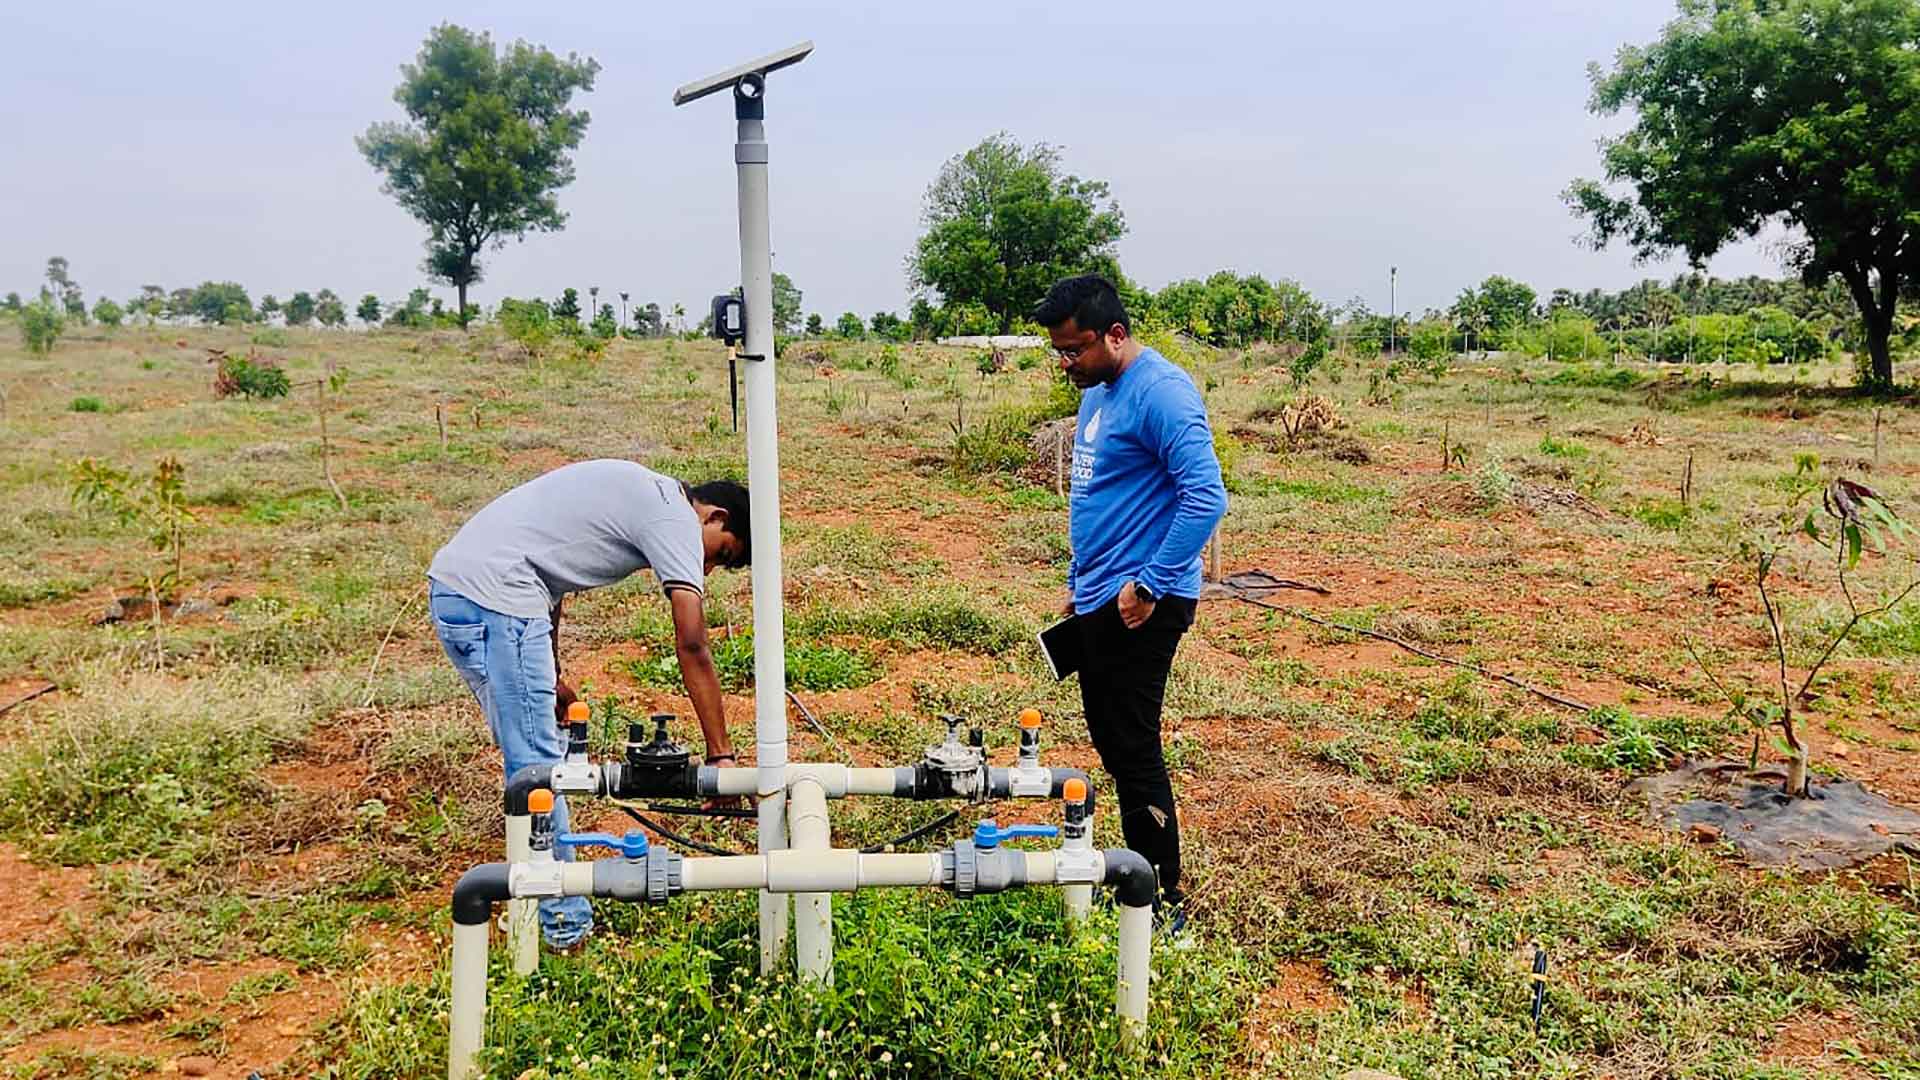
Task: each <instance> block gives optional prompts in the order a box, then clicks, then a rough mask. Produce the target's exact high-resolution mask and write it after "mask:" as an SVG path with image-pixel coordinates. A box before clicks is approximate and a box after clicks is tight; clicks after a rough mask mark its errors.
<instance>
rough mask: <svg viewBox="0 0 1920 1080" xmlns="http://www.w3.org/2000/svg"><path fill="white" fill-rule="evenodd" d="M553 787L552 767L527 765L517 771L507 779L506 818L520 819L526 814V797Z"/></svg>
mask: <svg viewBox="0 0 1920 1080" xmlns="http://www.w3.org/2000/svg"><path fill="white" fill-rule="evenodd" d="M552 786H553V766H551V765H528V766H527V767H526V768H524V769H517V770H515V771H514V774H513V775H512V776H509V777H507V797H506V811H507V816H508V817H522V816H524V815H525V814H526V812H527V796H528V795H531V794H533V793H534V792H536V791H539V790H540V789H542V788H551V787H552Z"/></svg>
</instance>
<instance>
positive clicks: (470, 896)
mask: <svg viewBox="0 0 1920 1080" xmlns="http://www.w3.org/2000/svg"><path fill="white" fill-rule="evenodd" d="M521 771H522V772H525V771H526V770H524V769H523V770H521ZM524 805H525V804H524V803H522V806H523V807H524ZM512 898H513V890H512V888H511V887H510V886H509V885H508V883H507V864H506V863H503V862H490V863H481V864H480V865H479V866H476V867H474V868H473V869H471V870H469V871H467V872H466V873H464V874H461V875H460V883H459V884H457V885H455V886H454V887H453V921H454V922H455V923H457V924H458V925H460V926H483V925H485V924H486V922H487V920H488V919H491V918H493V905H495V904H497V903H500V902H501V901H503V900H511V899H512Z"/></svg>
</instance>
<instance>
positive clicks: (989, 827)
mask: <svg viewBox="0 0 1920 1080" xmlns="http://www.w3.org/2000/svg"><path fill="white" fill-rule="evenodd" d="M1059 835H1060V826H1058V825H1009V826H1007V827H1006V828H1004V829H1001V828H996V827H995V822H994V820H993V819H992V818H988V819H986V820H985V821H982V822H981V823H980V824H978V825H976V826H974V829H973V846H974V847H976V848H983V849H992V848H997V847H999V846H1000V842H1001V841H1003V840H1019V839H1022V838H1024V837H1037V838H1042V839H1044V838H1047V837H1053V836H1059Z"/></svg>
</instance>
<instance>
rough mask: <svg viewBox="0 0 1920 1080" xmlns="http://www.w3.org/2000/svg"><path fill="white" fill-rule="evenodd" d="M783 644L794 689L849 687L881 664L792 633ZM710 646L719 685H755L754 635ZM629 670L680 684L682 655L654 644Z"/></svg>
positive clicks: (654, 681) (648, 680)
mask: <svg viewBox="0 0 1920 1080" xmlns="http://www.w3.org/2000/svg"><path fill="white" fill-rule="evenodd" d="M786 644H787V649H786V667H787V684H788V685H789V686H791V687H793V688H794V689H796V690H848V689H852V688H854V687H859V686H866V685H867V684H869V683H871V682H873V681H874V680H875V679H878V678H879V677H880V668H879V666H878V665H877V664H876V663H875V662H874V661H872V660H870V659H869V658H867V657H866V656H865V655H863V654H861V653H859V652H856V651H854V650H852V649H845V648H841V647H840V646H838V645H833V644H830V643H827V642H822V641H806V640H796V639H793V638H789V639H788V640H787V643H786ZM710 651H711V652H712V654H713V666H714V669H715V671H717V672H718V673H719V675H720V686H721V688H722V689H724V690H727V691H730V692H738V691H740V690H742V689H744V688H746V687H748V686H751V685H753V635H751V634H746V633H741V634H735V635H732V636H730V637H725V638H721V639H720V640H718V641H714V642H712V643H711V646H710ZM627 671H628V673H629V674H631V675H632V676H633V677H634V679H635V680H636V681H638V682H639V683H640V684H641V685H643V686H657V687H665V688H677V687H679V686H680V685H681V678H680V658H679V657H678V656H677V655H675V654H674V653H673V652H672V651H671V650H670V647H668V648H657V649H655V651H654V652H653V653H652V654H651V655H649V656H645V657H642V658H640V659H637V660H634V661H632V662H631V663H629V664H628V666H627Z"/></svg>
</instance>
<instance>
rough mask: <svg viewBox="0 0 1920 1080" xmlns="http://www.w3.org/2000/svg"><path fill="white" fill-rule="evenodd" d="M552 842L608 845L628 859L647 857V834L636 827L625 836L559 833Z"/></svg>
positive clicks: (589, 845) (584, 845)
mask: <svg viewBox="0 0 1920 1080" xmlns="http://www.w3.org/2000/svg"><path fill="white" fill-rule="evenodd" d="M553 842H554V843H556V844H565V845H567V846H568V847H574V848H583V847H595V846H598V847H608V848H612V849H613V850H615V851H617V852H619V853H620V854H622V855H625V856H626V857H627V858H629V859H644V858H646V857H647V834H646V833H643V832H641V831H640V830H638V829H635V830H633V831H631V832H629V833H627V835H625V836H613V835H611V834H609V833H599V832H570V833H561V834H560V835H559V836H556V837H554V841H553Z"/></svg>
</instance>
